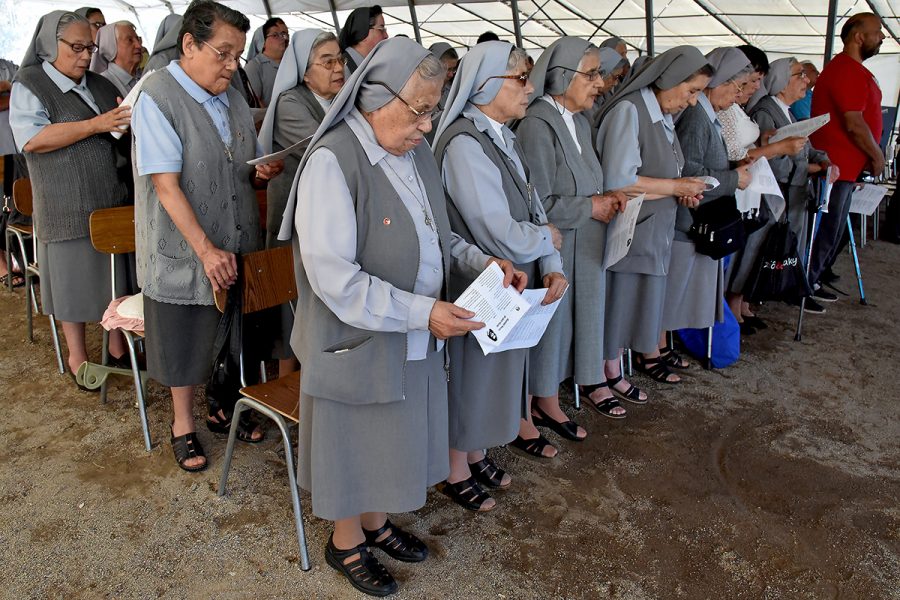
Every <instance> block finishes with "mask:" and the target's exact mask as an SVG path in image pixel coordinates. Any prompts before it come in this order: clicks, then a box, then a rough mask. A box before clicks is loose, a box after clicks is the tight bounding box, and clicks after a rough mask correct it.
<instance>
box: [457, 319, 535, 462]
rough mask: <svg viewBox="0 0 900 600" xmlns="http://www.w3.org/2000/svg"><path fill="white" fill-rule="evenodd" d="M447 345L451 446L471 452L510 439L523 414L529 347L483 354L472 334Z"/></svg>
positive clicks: (491, 446) (515, 432) (514, 434)
mask: <svg viewBox="0 0 900 600" xmlns="http://www.w3.org/2000/svg"><path fill="white" fill-rule="evenodd" d="M447 345H448V349H449V352H450V385H449V386H448V387H449V392H448V394H449V400H448V401H449V410H448V413H449V417H448V418H449V423H450V447H451V448H453V449H454V450H462V451H464V452H471V451H474V450H480V449H482V448H493V447H495V446H501V445H503V444H506V443H509V442H511V441H512V440H514V439H515V438H516V435H518V433H519V419H522V418H524V417H525V416H526V415H525V407H526V400H527V389H526V381H527V380H528V379H527V376H528V350H508V351H506V352H499V353H497V354H488V355H487V356H485V355H484V353H483V352H482V351H481V347H480V346H479V345H478V341H477V340H476V339H475V338H474V337H472V336H471V335H465V336H462V337H454V338H450V340H449V341H448V342H447Z"/></svg>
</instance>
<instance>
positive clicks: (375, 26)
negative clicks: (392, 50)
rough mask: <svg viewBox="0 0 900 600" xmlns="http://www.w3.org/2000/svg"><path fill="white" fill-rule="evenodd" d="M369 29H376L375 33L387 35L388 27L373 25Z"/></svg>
mask: <svg viewBox="0 0 900 600" xmlns="http://www.w3.org/2000/svg"><path fill="white" fill-rule="evenodd" d="M369 29H374V30H375V31H380V32H381V33H385V34H386V33H387V26H385V25H372V26H371V27H369Z"/></svg>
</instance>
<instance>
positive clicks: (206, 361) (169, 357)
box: [144, 296, 222, 387]
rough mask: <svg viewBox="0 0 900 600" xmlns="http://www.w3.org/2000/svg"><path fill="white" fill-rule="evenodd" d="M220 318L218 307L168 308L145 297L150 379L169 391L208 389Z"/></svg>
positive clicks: (145, 333)
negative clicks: (171, 388)
mask: <svg viewBox="0 0 900 600" xmlns="http://www.w3.org/2000/svg"><path fill="white" fill-rule="evenodd" d="M221 316H222V314H221V313H220V312H219V309H217V308H216V307H215V306H200V305H196V304H169V303H167V302H157V301H156V300H152V299H151V298H147V297H146V296H144V335H145V342H144V344H145V346H146V350H147V375H148V376H149V377H150V378H151V379H154V380H155V381H158V382H159V383H161V384H162V385H164V386H166V387H182V386H188V385H205V384H206V382H208V381H209V376H210V375H211V374H212V366H213V359H214V357H213V344H214V343H215V340H216V328H217V327H218V325H219V319H220V318H221Z"/></svg>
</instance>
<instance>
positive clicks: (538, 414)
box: [531, 405, 584, 442]
mask: <svg viewBox="0 0 900 600" xmlns="http://www.w3.org/2000/svg"><path fill="white" fill-rule="evenodd" d="M531 421H532V422H533V423H534V424H535V426H537V427H546V428H547V429H549V430H550V431H552V432H553V433H555V434H556V435H559V436H561V437H564V438H566V439H567V440H572V441H573V442H583V441H584V438H580V437H578V423H576V422H575V421H573V420H571V419H569V420H567V421H563V422H562V423H560V422H559V421H557V420H555V419H553V418H552V417H551V416H550V415H548V414H547V413H545V412H544V411H542V410H541V407H540V406H536V405H532V406H531Z"/></svg>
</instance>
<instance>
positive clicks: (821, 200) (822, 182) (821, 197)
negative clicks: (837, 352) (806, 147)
mask: <svg viewBox="0 0 900 600" xmlns="http://www.w3.org/2000/svg"><path fill="white" fill-rule="evenodd" d="M830 174H831V168H830V167H829V168H828V170H827V172H826V174H825V177H824V178H822V179H819V188H818V191H817V192H816V212H814V213H813V221H812V227H811V228H810V230H809V248H808V249H807V251H806V265H805V267H806V280H807V281H809V268H810V263H811V262H812V252H813V242H814V241H815V239H816V231H817V230H818V228H819V218H820V217H821V216H822V208H823V207H824V206H826V205H827V204H828V198H825V190H827V189H828V183H827V180H828V177H829V176H830ZM850 235H853V233H852V232H851V234H850ZM805 308H806V296H804V297H803V298H801V299H800V314H799V315H798V316H797V332H796V333H795V334H794V341H795V342H799V341H800V339H801V335H800V332H801V330H802V329H803V310H804V309H805Z"/></svg>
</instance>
